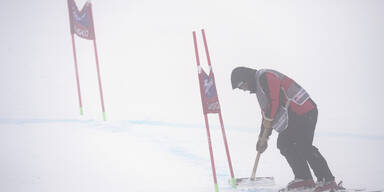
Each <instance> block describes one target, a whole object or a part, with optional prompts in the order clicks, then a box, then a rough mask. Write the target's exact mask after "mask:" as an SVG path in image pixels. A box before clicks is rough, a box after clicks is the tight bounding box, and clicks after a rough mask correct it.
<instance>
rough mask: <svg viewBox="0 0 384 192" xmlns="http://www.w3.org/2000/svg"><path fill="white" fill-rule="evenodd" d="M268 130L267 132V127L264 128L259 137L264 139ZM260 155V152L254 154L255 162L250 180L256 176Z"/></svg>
mask: <svg viewBox="0 0 384 192" xmlns="http://www.w3.org/2000/svg"><path fill="white" fill-rule="evenodd" d="M268 132H269V130H268V129H264V132H263V135H262V136H261V139H263V140H265V138H266V137H267V134H268ZM260 155H261V153H260V152H257V156H256V160H255V164H254V165H253V170H252V175H251V180H255V177H256V170H257V165H258V164H259V160H260Z"/></svg>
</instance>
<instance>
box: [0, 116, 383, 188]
mask: <svg viewBox="0 0 384 192" xmlns="http://www.w3.org/2000/svg"><path fill="white" fill-rule="evenodd" d="M211 116H213V117H214V115H211ZM213 117H211V119H212V118H213ZM318 129H321V128H318ZM226 130H227V136H228V142H229V144H230V151H231V156H232V161H233V167H234V172H235V176H237V177H249V176H250V174H251V171H252V166H253V162H254V158H255V155H256V153H255V150H254V146H255V138H257V137H256V136H257V132H258V130H257V129H255V130H253V129H240V128H237V127H231V126H227V128H226ZM211 132H212V143H213V146H214V157H215V163H216V169H217V175H218V183H219V188H220V190H221V191H231V188H230V185H229V183H228V180H229V179H230V173H229V169H228V164H227V161H226V156H225V151H224V147H223V143H222V136H221V132H220V128H219V127H218V126H212V127H211ZM318 132H319V134H318V135H319V136H318V137H316V138H315V141H316V143H318V147H319V148H320V150H321V152H322V153H323V154H324V155H325V157H326V159H327V160H328V163H329V164H330V167H331V169H332V170H333V172H334V174H335V176H336V177H337V179H342V180H343V181H344V184H345V185H346V186H348V187H354V188H359V187H364V188H372V189H379V188H380V189H382V188H383V187H384V185H383V183H382V182H381V175H382V174H383V173H384V168H383V166H382V159H380V158H379V157H380V155H378V154H377V151H380V147H382V146H383V144H384V142H383V139H382V138H378V139H369V138H368V139H367V138H363V137H353V136H349V135H344V136H340V134H341V133H340V134H334V133H329V134H328V133H324V132H322V131H321V130H319V131H318ZM0 135H1V139H0V151H1V154H2V155H1V158H0V170H1V174H0V191H10V192H16V191H29V192H35V191H36V192H45V191H47V192H48V191H57V192H61V191H63V192H64V191H71V192H80V191H82V192H83V191H93V192H97V191H100V192H101V191H116V192H118V191H171V192H172V191H214V187H213V177H212V171H211V165H210V160H209V153H208V144H207V137H206V132H205V127H204V126H203V125H186V124H185V125H183V124H170V123H166V122H155V121H107V122H102V121H95V120H65V119H61V120H60V119H56V120H55V119H51V120H44V119H40V120H37V119H35V120H4V119H3V120H1V121H0ZM274 142H275V135H274V136H272V138H271V140H270V142H269V144H270V146H269V148H268V151H267V152H265V153H264V154H263V155H262V159H261V161H260V165H259V170H258V172H257V176H274V177H275V180H276V182H277V186H276V188H278V187H282V186H284V185H285V184H286V183H287V182H288V181H289V180H290V179H291V178H292V175H291V173H290V170H289V168H288V165H287V164H286V162H285V161H284V159H283V158H282V157H281V156H280V154H279V153H278V150H277V149H276V148H275V144H274Z"/></svg>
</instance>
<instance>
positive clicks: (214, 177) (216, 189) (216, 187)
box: [192, 32, 219, 192]
mask: <svg viewBox="0 0 384 192" xmlns="http://www.w3.org/2000/svg"><path fill="white" fill-rule="evenodd" d="M192 34H193V44H194V46H195V55H196V64H197V67H198V68H199V73H200V59H199V50H198V48H197V40H196V32H193V33H192ZM199 82H201V78H200V76H199ZM202 94H203V90H202V87H201V86H200V96H201V100H203V95H202ZM202 105H203V113H204V120H205V127H206V129H207V137H208V148H209V156H210V159H211V167H212V173H213V182H214V186H215V192H218V191H219V186H218V184H217V176H216V168H215V160H214V157H213V150H212V142H211V133H210V131H209V123H208V116H207V114H206V113H205V111H204V104H203V102H202Z"/></svg>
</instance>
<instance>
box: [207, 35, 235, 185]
mask: <svg viewBox="0 0 384 192" xmlns="http://www.w3.org/2000/svg"><path fill="white" fill-rule="evenodd" d="M201 33H202V35H203V41H204V47H205V54H206V56H207V61H208V65H209V67H210V68H211V70H212V65H211V58H210V56H209V51H208V43H207V38H206V36H205V32H204V29H202V30H201ZM212 75H213V73H212ZM213 82H214V85H216V82H215V78H213ZM219 119H220V125H221V132H222V135H223V140H224V146H225V152H226V154H227V159H228V166H229V171H230V172H231V178H232V187H233V188H236V179H235V175H234V173H233V168H232V161H231V156H230V154H229V148H228V143H227V136H226V134H225V129H224V123H223V117H222V115H221V109H220V112H219Z"/></svg>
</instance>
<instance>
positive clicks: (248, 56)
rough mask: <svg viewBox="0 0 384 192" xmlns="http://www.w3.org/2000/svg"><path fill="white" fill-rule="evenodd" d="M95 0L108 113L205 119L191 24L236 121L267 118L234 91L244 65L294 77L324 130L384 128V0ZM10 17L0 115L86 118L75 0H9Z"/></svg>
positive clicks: (2, 5)
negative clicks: (74, 30) (234, 74)
mask: <svg viewBox="0 0 384 192" xmlns="http://www.w3.org/2000/svg"><path fill="white" fill-rule="evenodd" d="M76 2H77V4H78V6H79V7H82V6H83V4H84V3H85V1H84V0H82V1H76ZM92 3H93V14H94V19H95V21H94V22H95V30H96V39H97V48H98V52H99V60H100V66H101V73H102V74H101V76H102V82H103V88H104V97H105V107H106V112H107V119H109V120H115V119H126V120H137V119H146V120H160V121H169V122H183V123H194V124H202V123H203V116H202V109H201V101H200V93H199V87H198V79H197V68H196V63H195V56H194V50H193V41H192V31H193V30H197V31H198V35H199V37H201V36H200V29H201V28H204V29H205V30H206V34H207V38H208V46H209V49H210V54H211V60H212V63H213V69H214V73H215V76H216V83H217V87H218V93H219V99H220V102H221V105H222V110H223V116H224V121H225V123H226V124H227V125H237V126H247V127H252V126H255V127H259V122H260V114H259V109H258V104H257V100H256V98H255V96H253V95H252V96H251V95H247V94H245V93H242V92H239V91H232V90H231V86H230V73H231V70H232V69H233V68H234V67H236V66H240V65H242V66H248V67H255V68H272V69H276V70H279V71H281V72H283V73H285V74H287V75H289V76H290V77H292V78H293V79H295V80H296V81H297V82H298V83H299V84H301V85H302V86H303V87H304V88H305V89H306V90H307V91H308V92H309V94H310V95H311V96H312V98H313V99H314V100H315V102H317V104H318V107H319V113H320V114H319V124H318V127H321V129H323V130H328V129H327V127H334V126H331V125H334V124H335V123H336V124H337V125H339V127H340V129H341V130H347V131H352V132H362V133H365V134H376V133H380V134H381V135H383V134H384V131H383V129H382V127H381V121H380V118H381V114H382V112H381V109H382V108H383V107H384V105H383V101H382V98H383V97H384V92H383V91H382V90H381V89H382V88H383V86H382V85H381V83H382V82H384V78H383V77H382V75H381V73H382V71H383V69H384V67H383V66H382V63H383V61H384V56H383V55H384V54H383V52H384V38H383V36H384V27H383V26H384V14H383V13H382V8H383V5H384V2H383V1H366V0H364V1H363V0H361V1H357V0H337V1H334V0H321V1H320V0H318V1H276V0H272V1H259V0H257V1H255V0H237V1H228V0H226V1H223V0H220V1H219V0H209V1H208V0H193V1H186V0H162V1H156V0H141V1H138V0H135V1H121V0H108V1H101V0H93V1H92ZM0 25H1V26H2V27H1V30H0V90H1V96H0V118H58V119H61V118H79V107H78V101H77V89H76V82H75V73H74V64H73V55H72V44H71V38H70V33H69V17H68V8H67V1H66V0H61V1H49V0H36V1H26V0H24V1H22V0H14V1H0ZM200 40H201V38H200ZM199 43H200V44H201V45H202V41H199ZM76 46H77V53H78V64H79V68H80V83H81V88H82V96H83V102H84V112H85V115H86V117H87V118H92V119H101V118H102V117H101V112H100V111H101V109H100V103H99V95H98V90H97V79H96V67H95V63H94V55H93V45H92V42H91V41H86V40H83V39H80V38H76ZM200 52H201V53H202V52H203V49H202V47H200ZM201 59H202V62H205V56H204V55H201ZM330 131H332V130H330Z"/></svg>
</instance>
